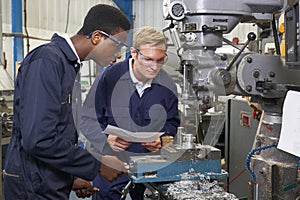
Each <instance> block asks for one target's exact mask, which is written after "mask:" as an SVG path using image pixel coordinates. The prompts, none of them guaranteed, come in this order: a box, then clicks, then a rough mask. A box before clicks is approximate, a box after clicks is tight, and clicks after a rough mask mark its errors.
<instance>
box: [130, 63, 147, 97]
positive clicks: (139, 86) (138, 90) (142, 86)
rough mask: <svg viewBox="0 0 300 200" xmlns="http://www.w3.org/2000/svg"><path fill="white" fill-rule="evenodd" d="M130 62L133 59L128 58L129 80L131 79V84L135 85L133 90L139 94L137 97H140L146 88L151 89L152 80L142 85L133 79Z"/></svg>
mask: <svg viewBox="0 0 300 200" xmlns="http://www.w3.org/2000/svg"><path fill="white" fill-rule="evenodd" d="M132 61H133V59H132V58H130V59H129V74H130V78H131V80H132V82H133V84H134V85H135V88H136V90H137V92H138V93H139V96H140V97H142V96H143V94H144V91H145V90H146V89H147V88H149V87H151V84H152V79H150V80H148V81H147V82H146V83H145V84H143V83H142V82H141V81H139V80H138V79H137V78H136V77H135V75H134V73H133V68H132V67H133V66H132Z"/></svg>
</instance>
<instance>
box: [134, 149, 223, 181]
mask: <svg viewBox="0 0 300 200" xmlns="http://www.w3.org/2000/svg"><path fill="white" fill-rule="evenodd" d="M129 159H130V161H129V177H130V179H131V180H132V182H134V183H145V182H167V181H178V180H186V179H187V180H194V179H196V180H197V179H199V175H200V174H204V175H206V176H210V177H211V178H212V179H213V178H214V179H222V178H226V177H227V175H228V173H227V172H225V171H223V170H222V167H221V152H220V150H219V149H217V148H214V147H210V146H208V145H207V146H204V145H195V146H194V148H193V149H184V148H182V147H179V146H178V145H174V146H173V145H169V146H168V147H163V148H162V150H161V154H160V155H148V156H131V157H130V158H129Z"/></svg>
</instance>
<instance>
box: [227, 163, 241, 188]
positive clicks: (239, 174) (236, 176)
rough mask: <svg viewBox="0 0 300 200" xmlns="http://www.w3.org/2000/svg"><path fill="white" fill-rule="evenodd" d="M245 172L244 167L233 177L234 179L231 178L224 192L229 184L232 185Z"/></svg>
mask: <svg viewBox="0 0 300 200" xmlns="http://www.w3.org/2000/svg"><path fill="white" fill-rule="evenodd" d="M245 171H246V167H244V168H243V169H242V170H241V171H240V172H239V173H238V174H237V175H235V177H233V178H232V179H231V181H229V183H228V184H227V185H226V186H225V187H224V190H225V191H226V189H227V188H228V187H229V185H230V184H231V183H233V181H235V180H236V179H237V178H238V177H239V176H241V175H242V174H243V173H244V172H245Z"/></svg>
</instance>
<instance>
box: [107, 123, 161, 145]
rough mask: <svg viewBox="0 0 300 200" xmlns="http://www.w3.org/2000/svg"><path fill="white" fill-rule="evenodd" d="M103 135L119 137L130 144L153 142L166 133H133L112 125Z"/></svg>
mask: <svg viewBox="0 0 300 200" xmlns="http://www.w3.org/2000/svg"><path fill="white" fill-rule="evenodd" d="M103 133H107V134H111V135H115V136H118V137H120V138H122V139H124V140H126V141H128V142H153V141H155V140H156V139H157V138H158V137H160V136H161V135H162V134H164V132H131V131H127V130H124V129H122V128H119V127H115V126H111V125H108V126H107V127H106V129H105V130H104V131H103Z"/></svg>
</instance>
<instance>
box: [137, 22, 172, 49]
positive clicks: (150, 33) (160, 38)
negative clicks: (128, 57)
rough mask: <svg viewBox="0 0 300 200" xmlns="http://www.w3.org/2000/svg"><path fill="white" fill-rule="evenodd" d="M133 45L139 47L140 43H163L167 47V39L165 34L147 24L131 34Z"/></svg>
mask: <svg viewBox="0 0 300 200" xmlns="http://www.w3.org/2000/svg"><path fill="white" fill-rule="evenodd" d="M132 44H133V47H134V48H136V49H139V48H140V47H141V46H142V45H145V44H149V45H151V46H158V45H164V46H165V47H166V49H167V40H166V38H165V36H164V35H163V34H162V33H161V32H159V31H157V30H155V29H154V28H151V27H149V26H144V27H141V28H140V29H139V30H138V31H136V32H135V34H134V36H133V42H132Z"/></svg>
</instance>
